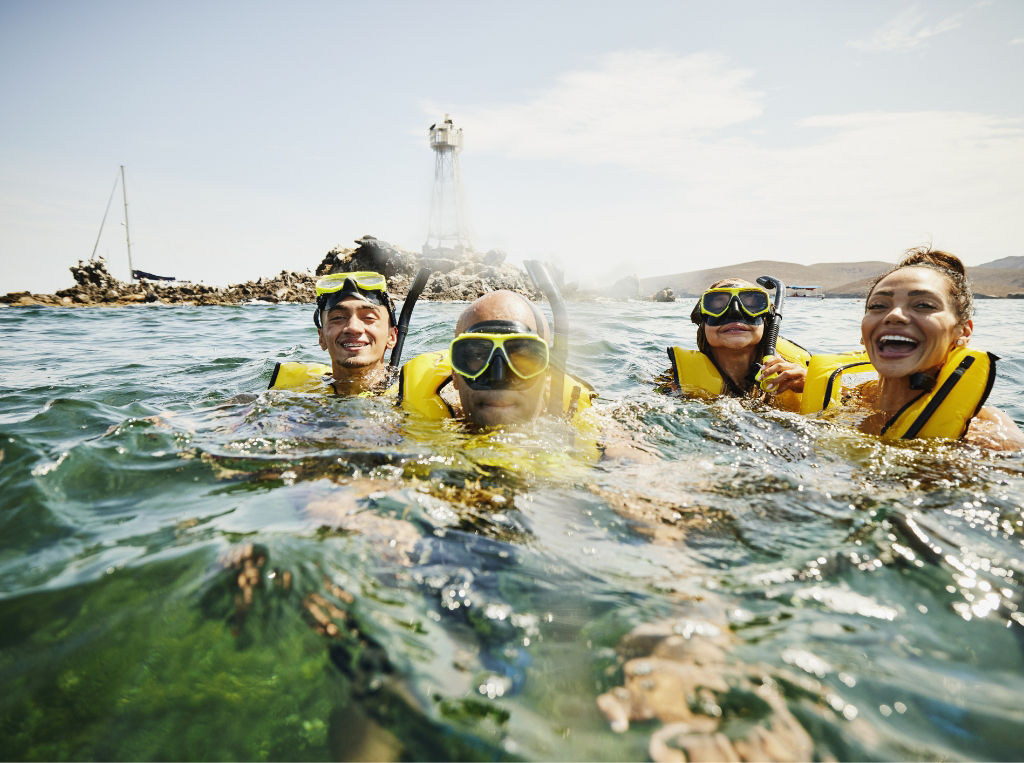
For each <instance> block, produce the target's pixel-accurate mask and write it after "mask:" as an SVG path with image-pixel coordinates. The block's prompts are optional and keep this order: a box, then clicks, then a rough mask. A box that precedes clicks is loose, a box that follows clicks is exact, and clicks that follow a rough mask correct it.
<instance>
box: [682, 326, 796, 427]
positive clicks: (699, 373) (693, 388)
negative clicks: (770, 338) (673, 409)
mask: <svg viewBox="0 0 1024 763" xmlns="http://www.w3.org/2000/svg"><path fill="white" fill-rule="evenodd" d="M775 354H776V355H778V356H779V357H781V358H784V359H785V360H788V361H789V362H790V363H802V364H803V365H805V366H806V365H807V363H808V361H809V360H810V359H811V355H810V353H809V352H807V350H805V349H804V348H803V347H800V346H799V345H796V344H793V343H792V342H790V341H789V340H787V339H781V338H780V339H779V340H778V341H777V342H776V343H775ZM668 359H669V360H670V361H671V362H672V375H673V376H674V377H675V381H676V384H678V385H679V389H680V390H681V391H682V392H683V393H684V394H686V395H692V396H695V397H703V398H712V397H719V396H720V395H723V394H725V389H726V387H725V380H724V379H723V378H722V374H721V373H720V372H719V370H718V369H717V368H716V367H715V364H714V363H713V362H712V360H711V358H710V357H708V356H707V355H705V354H704V353H703V352H700V351H699V350H688V349H685V348H683V347H669V348H668ZM775 405H777V406H778V407H780V408H783V409H785V410H787V411H798V410H800V393H799V392H793V391H792V390H787V391H786V392H783V393H781V394H779V395H776V396H775Z"/></svg>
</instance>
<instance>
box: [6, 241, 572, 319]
mask: <svg viewBox="0 0 1024 763" xmlns="http://www.w3.org/2000/svg"><path fill="white" fill-rule="evenodd" d="M355 244H356V246H355V247H354V248H348V247H342V246H337V247H335V248H334V249H331V250H330V251H329V252H327V254H326V255H325V256H324V258H323V260H321V262H320V264H319V265H318V266H317V267H316V269H315V270H314V271H313V272H312V273H310V272H308V271H307V272H302V273H300V272H295V271H285V270H282V271H281V272H280V273H279V274H278V275H276V276H273V277H271V278H259V279H257V280H255V281H246V282H245V283H241V284H235V285H233V286H208V285H206V284H203V283H190V282H170V283H168V282H164V281H134V282H131V283H125V282H124V281H121V280H119V279H117V278H115V277H114V276H112V275H111V274H110V272H109V271H108V270H107V266H106V263H105V262H104V261H103V259H102V258H99V259H94V260H88V261H79V263H78V264H77V265H74V266H72V267H71V274H72V275H73V276H74V279H75V284H74V286H71V287H70V288H68V289H61V290H60V291H58V292H56V293H55V294H32V293H29V292H27V291H23V292H12V293H10V294H5V295H3V296H2V297H0V304H5V305H12V306H28V305H47V306H56V307H62V306H63V307H87V306H108V307H113V306H120V305H133V304H142V303H155V302H161V303H164V304H177V305H180V304H191V305H237V304H240V303H243V302H298V303H309V304H312V303H313V302H314V301H315V300H316V297H315V294H314V287H315V284H316V279H317V277H319V276H322V275H326V274H327V273H340V272H345V271H355V270H373V271H376V272H378V273H383V274H384V276H385V277H386V278H387V279H388V291H389V292H390V293H391V295H392V296H395V297H403V296H405V295H406V294H407V293H408V291H409V287H410V286H411V285H412V282H413V279H414V278H415V277H416V273H417V272H419V270H420V268H423V267H429V268H430V269H431V270H432V271H433V274H432V275H431V277H430V280H429V281H428V282H427V286H426V289H425V290H424V291H423V294H422V295H421V296H420V299H433V300H472V299H476V298H477V297H479V296H480V295H481V294H485V293H487V292H490V291H495V290H497V289H510V290H512V291H516V292H519V293H520V294H524V295H526V296H528V297H530V298H531V299H539V298H540V296H541V295H540V292H538V291H537V290H536V289H535V288H534V286H533V283H532V282H531V281H530V278H529V276H528V275H527V274H526V273H525V272H524V271H523V270H521V269H520V268H518V267H516V266H514V265H511V264H509V263H507V262H505V259H506V255H505V253H504V252H502V251H500V250H496V249H495V250H491V251H489V252H487V253H479V252H465V253H461V254H459V255H458V259H455V258H454V257H446V256H444V253H439V254H436V255H431V256H428V255H421V254H416V253H414V252H409V251H405V250H402V249H399V248H398V247H396V246H393V245H391V244H389V243H388V242H386V241H383V240H381V239H378V238H375V237H373V236H363V237H362V238H360V239H357V240H356V241H355ZM552 277H553V278H555V280H556V281H558V282H560V281H561V274H560V273H557V272H556V273H552ZM560 286H562V287H564V284H560Z"/></svg>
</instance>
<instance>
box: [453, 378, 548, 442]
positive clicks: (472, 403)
mask: <svg viewBox="0 0 1024 763" xmlns="http://www.w3.org/2000/svg"><path fill="white" fill-rule="evenodd" d="M506 373H509V374H511V373H512V372H511V371H506ZM453 376H454V377H455V388H456V389H457V390H458V391H459V399H460V400H461V401H462V410H463V412H464V413H465V414H466V418H468V419H469V421H470V422H471V423H472V424H473V425H474V426H477V427H481V428H487V427H500V426H505V425H508V424H525V423H527V422H529V421H533V419H535V418H537V416H539V415H540V412H541V410H542V409H543V407H544V391H545V389H546V388H547V381H548V374H547V373H543V374H540V375H539V376H538V377H537V378H536V380H534V383H533V384H532V385H530V386H528V387H524V388H521V389H472V388H471V387H470V386H469V384H467V383H466V379H465V378H464V377H462V376H460V375H459V374H453Z"/></svg>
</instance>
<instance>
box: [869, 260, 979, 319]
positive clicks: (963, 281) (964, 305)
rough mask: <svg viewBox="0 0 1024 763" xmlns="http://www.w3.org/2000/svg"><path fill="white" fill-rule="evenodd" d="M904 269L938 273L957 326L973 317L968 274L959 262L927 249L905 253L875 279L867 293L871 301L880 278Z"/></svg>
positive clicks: (972, 291) (972, 300)
mask: <svg viewBox="0 0 1024 763" xmlns="http://www.w3.org/2000/svg"><path fill="white" fill-rule="evenodd" d="M903 268H928V269H929V270H934V271H936V272H938V273H941V274H942V275H944V276H945V277H946V280H947V281H949V297H950V299H951V300H952V303H953V312H954V313H955V314H956V319H957V323H958V324H960V325H961V326H962V325H963V324H965V323H967V321H969V320H970V319H971V317H972V316H973V315H974V289H973V288H972V287H971V282H970V280H969V279H968V278H967V270H966V268H964V264H963V263H962V262H961V261H960V258H959V257H957V256H956V255H955V254H950V253H949V252H943V251H942V250H940V249H932V248H931V247H927V246H919V247H916V248H914V249H908V250H907V251H906V252H905V253H904V256H903V259H902V260H900V261H899V262H897V263H896V264H895V265H894V266H893V267H892V268H890V269H889V270H888V271H886V272H885V273H883V274H882V275H880V276H879V277H878V278H876V279H875V282H874V283H872V284H871V288H870V289H868V298H870V297H871V293H872V292H873V291H874V290H875V287H876V286H878V283H879V282H880V281H881V280H882V279H883V278H885V277H887V276H889V275H891V274H893V273H895V272H896V271H897V270H902V269H903Z"/></svg>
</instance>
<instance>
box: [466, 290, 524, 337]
mask: <svg viewBox="0 0 1024 763" xmlns="http://www.w3.org/2000/svg"><path fill="white" fill-rule="evenodd" d="M482 321H518V322H519V323H524V324H526V325H527V326H529V327H530V328H531V329H532V330H533V331H537V330H538V329H537V321H536V318H535V317H534V314H533V310H531V309H530V306H529V305H527V304H526V303H525V302H524V301H523V300H521V299H517V298H515V297H513V296H510V295H500V296H496V297H494V298H493V299H488V300H484V301H482V302H479V303H477V304H473V305H470V306H469V308H468V309H467V310H466V311H465V312H464V313H463V314H462V315H461V316H459V321H458V324H457V326H456V333H461V332H463V331H465V330H466V329H467V328H469V327H470V326H472V325H474V324H476V323H481V322H482Z"/></svg>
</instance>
